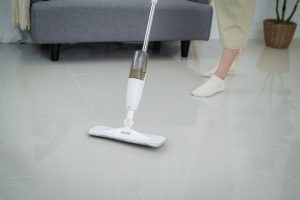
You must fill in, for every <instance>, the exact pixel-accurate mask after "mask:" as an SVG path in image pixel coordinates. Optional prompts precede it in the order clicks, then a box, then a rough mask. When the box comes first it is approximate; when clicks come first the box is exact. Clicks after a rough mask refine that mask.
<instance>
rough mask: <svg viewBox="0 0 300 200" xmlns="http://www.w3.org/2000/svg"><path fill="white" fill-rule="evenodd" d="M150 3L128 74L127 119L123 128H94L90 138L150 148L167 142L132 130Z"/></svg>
mask: <svg viewBox="0 0 300 200" xmlns="http://www.w3.org/2000/svg"><path fill="white" fill-rule="evenodd" d="M151 1H152V6H151V11H150V16H149V20H148V26H147V31H146V35H145V39H144V45H143V50H142V51H136V52H135V54H134V58H133V61H132V64H131V69H130V73H129V79H128V84H127V97H126V104H127V117H126V118H125V120H124V127H123V128H117V129H114V128H110V127H105V126H96V127H94V128H91V129H90V130H89V132H88V133H89V134H90V135H91V136H98V137H105V138H110V139H115V140H120V141H125V142H130V143H135V144H140V145H146V146H152V147H159V146H161V145H163V144H164V143H165V142H166V141H167V138H165V137H162V136H155V135H149V134H144V133H139V132H137V131H135V130H133V129H132V126H133V115H134V111H135V110H136V109H137V108H138V105H139V103H140V99H141V97H142V93H143V89H144V82H145V78H146V68H147V60H148V53H147V49H148V44H149V35H150V31H151V26H152V21H153V16H154V11H155V6H156V4H157V0H151Z"/></svg>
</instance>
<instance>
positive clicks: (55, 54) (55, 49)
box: [49, 44, 60, 61]
mask: <svg viewBox="0 0 300 200" xmlns="http://www.w3.org/2000/svg"><path fill="white" fill-rule="evenodd" d="M49 51H50V59H51V60H52V61H58V60H59V53H60V44H49Z"/></svg>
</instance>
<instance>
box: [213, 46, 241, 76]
mask: <svg viewBox="0 0 300 200" xmlns="http://www.w3.org/2000/svg"><path fill="white" fill-rule="evenodd" d="M239 52H240V50H239V49H228V48H224V49H223V54H222V57H221V61H220V64H219V65H218V68H217V70H216V71H215V73H214V75H216V76H218V77H219V78H221V79H223V80H224V79H225V78H226V75H227V72H228V70H229V68H230V67H231V66H232V64H233V62H234V61H235V59H236V58H237V56H238V55H239Z"/></svg>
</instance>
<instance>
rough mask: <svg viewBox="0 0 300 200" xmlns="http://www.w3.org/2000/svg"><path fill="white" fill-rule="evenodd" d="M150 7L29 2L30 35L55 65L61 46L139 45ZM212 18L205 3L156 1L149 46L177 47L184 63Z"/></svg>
mask: <svg viewBox="0 0 300 200" xmlns="http://www.w3.org/2000/svg"><path fill="white" fill-rule="evenodd" d="M150 6H151V1H150V0H84V1H83V0H31V7H30V12H31V29H30V33H31V37H32V40H33V42H34V43H35V44H47V45H49V47H50V48H49V51H50V58H51V60H52V61H57V60H59V53H60V46H61V45H62V44H72V43H89V42H140V41H143V39H144V34H145V30H146V26H147V20H148V15H149V11H150ZM212 13H213V9H212V7H211V6H210V5H209V4H208V0H159V1H158V4H157V9H156V11H155V16H154V21H153V28H152V32H151V36H150V41H151V42H156V44H159V43H160V42H163V41H181V55H182V57H187V56H188V51H189V46H190V41H191V40H208V39H209V35H210V29H211V20H212Z"/></svg>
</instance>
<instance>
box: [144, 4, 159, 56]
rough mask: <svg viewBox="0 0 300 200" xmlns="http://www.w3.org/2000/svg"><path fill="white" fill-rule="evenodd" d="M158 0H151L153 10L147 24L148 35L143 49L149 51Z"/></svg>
mask: <svg viewBox="0 0 300 200" xmlns="http://www.w3.org/2000/svg"><path fill="white" fill-rule="evenodd" d="M157 1H158V0H151V3H152V5H151V10H150V15H149V19H148V25H147V30H146V35H145V39H144V45H143V51H144V52H147V49H148V44H149V37H150V32H151V27H152V22H153V16H154V11H155V6H156V4H157Z"/></svg>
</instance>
